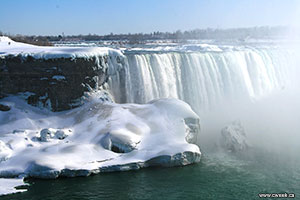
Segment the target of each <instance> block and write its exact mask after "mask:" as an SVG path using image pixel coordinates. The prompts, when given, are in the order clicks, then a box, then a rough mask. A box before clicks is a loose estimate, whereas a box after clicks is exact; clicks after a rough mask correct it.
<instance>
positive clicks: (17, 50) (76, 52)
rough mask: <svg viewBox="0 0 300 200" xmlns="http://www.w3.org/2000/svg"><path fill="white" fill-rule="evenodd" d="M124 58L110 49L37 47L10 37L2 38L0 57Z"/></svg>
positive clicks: (118, 52)
mask: <svg viewBox="0 0 300 200" xmlns="http://www.w3.org/2000/svg"><path fill="white" fill-rule="evenodd" d="M111 54H112V55H118V56H122V53H121V51H119V50H115V49H112V48H108V47H50V46H35V45H30V44H24V43H21V42H15V41H13V40H11V39H10V38H8V37H5V36H1V37H0V57H4V56H8V55H13V56H17V55H21V56H25V57H26V56H33V57H34V58H36V59H52V58H90V57H93V56H103V55H111Z"/></svg>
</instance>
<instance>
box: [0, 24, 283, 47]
mask: <svg viewBox="0 0 300 200" xmlns="http://www.w3.org/2000/svg"><path fill="white" fill-rule="evenodd" d="M286 31H287V27H267V26H265V27H253V28H232V29H212V28H207V29H195V30H191V31H181V30H178V31H175V32H160V31H156V32H152V33H134V34H131V33H128V34H113V33H111V34H108V35H96V34H88V35H66V36H65V35H64V34H62V35H56V36H24V35H8V36H9V37H11V38H12V39H13V40H15V41H19V42H25V43H30V44H35V45H51V44H52V43H55V42H59V41H62V42H63V41H101V40H105V41H107V40H108V41H126V43H143V42H144V41H147V40H173V41H182V40H193V39H195V40H198V39H202V40H203V39H214V40H218V39H220V40H224V39H238V40H246V39H249V38H252V39H274V38H280V37H284V34H285V32H286ZM0 35H7V34H3V33H1V32H0Z"/></svg>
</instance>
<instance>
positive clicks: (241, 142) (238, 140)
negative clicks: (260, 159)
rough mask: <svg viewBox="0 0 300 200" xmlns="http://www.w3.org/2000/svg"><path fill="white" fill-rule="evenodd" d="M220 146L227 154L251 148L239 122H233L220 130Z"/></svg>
mask: <svg viewBox="0 0 300 200" xmlns="http://www.w3.org/2000/svg"><path fill="white" fill-rule="evenodd" d="M220 144H221V147H223V148H224V149H225V150H226V151H228V152H241V151H245V150H247V149H248V148H249V147H250V146H251V145H250V144H249V142H248V141H247V137H246V132H245V129H244V127H243V126H242V124H241V122H240V121H234V122H232V123H231V124H229V125H228V126H226V127H224V128H223V129H222V130H221V139H220Z"/></svg>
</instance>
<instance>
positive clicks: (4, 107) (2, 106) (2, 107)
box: [0, 104, 10, 111]
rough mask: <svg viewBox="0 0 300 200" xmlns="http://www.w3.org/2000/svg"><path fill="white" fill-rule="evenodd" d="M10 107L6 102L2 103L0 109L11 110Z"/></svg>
mask: <svg viewBox="0 0 300 200" xmlns="http://www.w3.org/2000/svg"><path fill="white" fill-rule="evenodd" d="M9 110H10V107H9V106H7V105H4V104H0V111H9Z"/></svg>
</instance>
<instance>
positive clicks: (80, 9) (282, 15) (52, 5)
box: [0, 0, 300, 35]
mask: <svg viewBox="0 0 300 200" xmlns="http://www.w3.org/2000/svg"><path fill="white" fill-rule="evenodd" d="M299 6H300V1H299V0H0V31H2V32H5V33H10V34H30V35H31V34H41V35H57V34H61V33H62V32H64V33H65V34H66V35H71V34H89V33H91V34H94V33H95V34H109V33H111V32H113V33H129V32H130V33H136V32H153V31H176V30H178V29H181V30H191V29H195V28H207V27H211V28H235V27H252V26H265V25H269V26H277V25H296V26H298V25H299V23H300V14H299V13H300V9H299ZM298 21H299V22H298Z"/></svg>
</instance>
